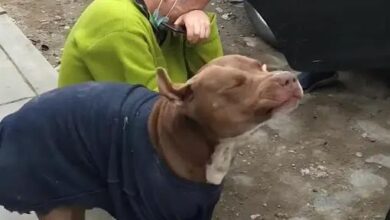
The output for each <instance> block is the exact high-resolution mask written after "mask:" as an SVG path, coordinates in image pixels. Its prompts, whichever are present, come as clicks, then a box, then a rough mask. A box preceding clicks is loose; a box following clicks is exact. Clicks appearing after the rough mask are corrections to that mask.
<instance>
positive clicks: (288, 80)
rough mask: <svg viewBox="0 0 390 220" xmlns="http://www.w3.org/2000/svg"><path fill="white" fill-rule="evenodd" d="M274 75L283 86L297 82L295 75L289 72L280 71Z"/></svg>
mask: <svg viewBox="0 0 390 220" xmlns="http://www.w3.org/2000/svg"><path fill="white" fill-rule="evenodd" d="M274 77H275V79H276V80H277V81H278V82H279V83H280V85H281V86H283V87H286V86H294V85H296V84H297V82H298V80H297V77H296V76H295V75H294V74H293V73H290V72H280V73H277V74H276V75H275V76H274Z"/></svg>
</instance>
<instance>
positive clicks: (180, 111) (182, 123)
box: [0, 55, 303, 220]
mask: <svg viewBox="0 0 390 220" xmlns="http://www.w3.org/2000/svg"><path fill="white" fill-rule="evenodd" d="M157 75H158V86H159V90H160V96H157V95H156V94H154V93H153V92H150V91H147V90H146V89H143V88H141V89H140V88H138V87H131V86H129V85H103V84H90V85H80V86H76V87H73V88H68V89H66V88H65V89H62V90H57V91H54V92H52V93H48V94H46V95H44V96H42V97H41V98H38V99H37V100H33V101H32V102H30V103H29V104H27V105H26V107H23V108H22V109H21V110H20V111H19V112H16V113H15V114H13V115H12V116H10V117H7V118H6V119H5V120H4V121H3V122H2V123H0V168H2V170H4V172H3V174H2V177H3V178H2V179H3V180H0V204H1V205H5V207H6V208H8V209H10V210H14V211H20V212H26V211H38V213H40V214H41V216H40V219H44V220H62V219H64V220H78V219H83V218H84V210H83V209H85V208H90V207H102V208H106V209H107V210H109V212H110V213H111V214H113V215H114V216H115V217H116V218H117V219H118V220H120V219H129V217H130V216H131V218H132V219H133V218H134V219H169V220H170V219H194V220H195V219H196V220H200V219H210V218H211V214H212V210H213V209H214V205H215V203H216V201H218V198H219V194H220V190H219V185H221V183H222V181H223V179H224V177H225V175H226V174H227V172H228V170H229V168H230V165H231V161H232V158H233V156H234V153H235V144H236V143H237V142H239V141H240V140H241V138H245V135H247V134H249V133H251V132H252V131H254V130H255V129H256V128H257V127H258V126H259V125H260V124H262V123H264V122H265V121H267V120H268V119H270V118H271V117H272V116H274V115H276V114H277V113H280V112H284V113H285V112H289V111H291V110H293V109H294V108H295V107H296V106H297V105H298V102H299V101H300V99H301V98H302V96H303V92H302V88H301V86H300V85H299V82H298V81H297V80H296V78H295V76H294V75H293V74H292V73H290V72H286V71H273V72H268V71H267V69H266V66H265V65H261V64H260V63H259V62H258V61H256V60H254V59H251V58H248V57H244V56H239V55H230V56H225V57H222V58H219V59H216V60H214V61H213V62H211V63H210V64H208V65H206V66H204V67H203V68H202V69H201V70H200V71H199V73H198V74H197V75H196V76H195V77H193V78H192V79H190V80H189V81H188V82H187V83H186V84H182V85H173V84H171V82H170V80H169V79H168V77H167V74H166V73H165V71H164V70H162V69H159V70H158V74H157ZM137 91H139V92H137ZM139 94H146V99H145V100H144V101H142V103H149V104H146V105H150V106H151V110H148V109H149V107H143V106H145V104H139V103H141V102H139V100H141V99H140V98H137V97H141V96H140V95H139ZM122 96H123V97H124V98H120V97H122ZM132 97H136V101H133V102H130V101H129V100H131V99H132ZM58 99H61V100H60V101H58ZM94 99H98V101H96V102H95V101H93V100H94ZM122 99H123V101H122ZM76 100H78V101H76ZM116 100H117V101H116ZM137 103H138V104H137ZM73 105H74V106H76V107H73ZM64 108H69V110H67V111H65V113H63V112H64V110H63V109H64ZM83 108H84V109H83ZM133 108H136V109H137V110H134V112H135V113H134V114H133V110H126V109H133ZM80 109H82V110H80ZM88 109H92V110H88ZM139 109H141V110H139ZM111 110H112V111H111ZM119 110H120V111H121V112H124V113H123V114H120V115H117V113H116V112H119ZM36 111H39V112H40V113H41V115H39V116H38V115H37V114H35V112H36ZM89 111H91V112H90V113H89ZM140 111H141V112H140ZM86 112H87V113H86ZM110 112H111V113H110ZM95 115H96V116H99V117H103V118H105V121H104V120H103V122H101V121H99V120H97V118H95ZM111 115H114V116H112V117H111ZM37 117H38V118H37ZM73 117H74V118H76V120H73ZM118 118H123V119H124V120H123V121H122V120H118ZM42 121H46V122H48V123H47V124H45V123H43V122H42ZM80 121H81V122H80ZM106 121H107V123H106ZM51 123H53V126H51V125H50V124H51ZM74 123H75V124H76V126H74V125H73V124H74ZM63 124H65V126H64V127H63V128H62V127H61V126H62V125H63ZM144 124H145V125H144ZM49 125H50V126H49ZM55 126H57V127H55ZM129 126H134V127H130V128H129ZM106 127H110V128H112V129H110V132H107V131H106V130H105V128H106ZM117 128H119V129H117ZM144 128H145V131H146V132H145V133H147V134H148V135H147V136H148V139H150V140H143V138H142V136H143V135H142V134H143V133H142V130H144ZM134 129H135V130H134ZM102 131H103V133H102ZM31 132H36V133H35V134H34V135H32V134H31ZM45 133H47V134H48V135H45ZM116 133H120V134H121V136H116ZM111 134H114V136H111ZM64 137H65V138H64ZM91 137H92V138H91ZM24 140H29V141H28V144H29V145H31V146H29V148H26V146H24V145H26V143H27V142H24ZM106 141H108V142H106ZM132 141H134V143H133V142H132ZM102 142H104V143H105V144H103V145H102V146H100V145H101V144H102ZM112 142H115V144H114V143H112ZM149 142H150V143H151V145H152V146H153V147H151V149H153V148H154V150H155V151H156V152H157V155H158V158H162V162H160V161H159V160H158V159H156V158H157V157H154V156H153V155H151V154H153V151H152V150H150V149H148V146H149V145H148V143H149ZM118 143H119V144H118ZM132 143H133V144H132ZM134 144H135V145H134ZM106 145H110V146H111V145H112V147H110V148H107V147H106ZM133 145H134V146H133ZM138 145H139V146H141V147H139V146H138ZM32 146H33V147H32ZM76 146H80V147H76ZM106 148H107V149H108V150H106ZM30 149H32V150H31V151H30V154H29V157H24V155H25V154H26V153H23V154H20V153H15V152H29V150H30ZM48 149H50V150H48ZM104 150H105V151H104ZM67 151H70V153H67ZM47 152H49V153H50V154H49V155H47V156H46V157H45V158H44V159H42V158H35V157H36V156H34V155H35V154H36V155H38V156H37V157H41V156H39V155H44V154H47ZM140 152H141V153H140ZM145 152H146V153H145ZM72 153H73V154H72ZM84 154H85V155H84ZM68 155H72V156H71V157H69V156H68ZM106 155H109V156H108V157H106ZM132 155H134V156H132ZM1 158H4V161H5V162H4V161H3V162H2V160H1ZM5 158H6V159H5ZM31 158H32V159H31ZM52 158H54V159H52ZM99 158H100V159H101V158H103V159H101V160H100V161H99ZM40 160H48V161H49V162H44V164H50V165H46V166H44V167H43V166H42V165H40V164H41V163H42V162H40ZM59 161H60V162H59ZM162 163H166V164H167V167H168V169H169V170H170V171H173V173H174V175H173V176H172V175H170V174H167V172H165V171H161V170H162V169H163V168H161V166H162V165H161V164H162ZM37 164H38V165H37ZM74 164H78V165H77V166H75V165H74ZM140 164H142V165H140ZM48 166H49V167H48ZM50 166H51V167H50ZM57 166H58V168H57ZM69 167H71V168H72V169H70V170H68V168H69ZM35 170H39V171H40V173H35V174H34V173H32V171H35ZM107 170H109V172H108V174H107V173H106V171H107ZM14 171H15V172H16V173H17V175H14V173H15V172H14ZM4 173H5V174H4ZM59 174H61V175H59ZM64 176H66V177H64ZM78 179H82V180H80V181H78ZM10 181H11V183H10ZM18 181H19V182H22V181H23V182H26V181H28V183H31V185H33V186H36V188H35V189H34V190H35V191H36V192H42V193H36V194H35V195H37V196H39V197H40V196H41V194H44V195H42V199H37V198H35V197H32V198H29V195H31V194H30V192H29V191H26V190H25V189H24V188H23V187H19V186H15V184H12V182H18ZM97 182H101V184H95V183H97ZM26 184H27V183H26ZM42 185H45V186H42ZM85 186H86V187H85ZM83 187H84V188H86V189H87V190H85V189H84V188H83ZM1 188H9V190H2V189H1ZM46 189H47V191H46ZM62 189H64V190H68V191H69V192H68V191H63V190H62ZM80 189H83V190H80ZM176 190H177V191H176ZM13 191H15V192H13ZM35 191H34V192H35ZM75 191H76V192H78V193H77V194H74V193H73V192H75ZM64 192H67V193H64ZM80 192H81V193H80ZM57 194H59V195H60V196H58V195H57ZM63 194H66V195H67V196H63ZM15 195H18V196H16V197H15ZM47 198H56V199H54V200H50V201H49V199H47ZM102 198H103V199H102ZM104 198H105V199H104ZM108 198H111V200H113V201H110V202H107V201H105V200H107V199H108ZM31 200H32V201H33V202H34V203H36V204H32V202H30V201H31ZM37 200H38V201H37ZM95 200H96V201H95ZM100 200H102V201H100ZM149 200H150V201H149ZM129 201H130V203H129ZM38 202H39V204H43V205H37V204H38ZM99 202H100V203H99ZM156 202H157V203H156ZM31 204H32V205H31ZM83 204H84V205H83ZM160 206H161V207H160ZM74 207H77V208H74ZM47 210H49V211H50V210H51V211H50V212H47ZM135 216H138V217H135Z"/></svg>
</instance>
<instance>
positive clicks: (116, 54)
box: [59, 0, 223, 90]
mask: <svg viewBox="0 0 390 220" xmlns="http://www.w3.org/2000/svg"><path fill="white" fill-rule="evenodd" d="M209 16H210V19H211V22H212V30H211V35H210V38H209V39H208V40H207V41H206V42H204V43H201V44H197V45H189V44H188V43H187V42H186V41H185V40H184V38H183V36H174V35H173V34H172V33H168V35H167V38H166V39H165V41H164V42H163V44H162V45H161V46H160V45H159V44H158V41H157V39H156V37H155V34H154V32H153V28H152V26H151V24H150V23H149V21H148V19H147V18H146V17H145V16H144V14H142V12H141V11H140V10H139V8H138V7H137V6H136V4H135V3H134V2H133V1H132V0H95V1H94V2H93V3H92V4H91V5H90V6H89V7H88V8H87V9H86V10H85V11H84V13H83V14H82V15H81V17H80V18H79V20H78V21H77V23H76V25H75V26H74V27H73V29H72V31H71V32H70V34H69V36H68V39H67V41H66V43H65V47H64V53H63V56H62V62H61V69H60V77H59V86H60V87H63V86H67V85H73V84H77V83H82V82H86V81H111V82H127V83H131V84H142V85H145V86H146V87H147V88H149V89H151V90H157V82H156V68H157V67H160V66H161V67H164V68H165V69H167V71H168V74H169V76H170V78H171V79H172V81H173V82H177V83H182V82H185V81H186V80H187V79H188V78H189V77H190V76H191V74H193V73H196V72H197V70H198V69H199V68H200V67H201V66H203V65H204V64H206V63H207V62H209V61H210V60H212V59H214V58H216V57H219V56H222V55H223V52H222V45H221V41H220V38H219V33H218V27H217V24H216V16H215V15H214V14H209Z"/></svg>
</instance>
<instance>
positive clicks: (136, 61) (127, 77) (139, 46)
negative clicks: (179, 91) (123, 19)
mask: <svg viewBox="0 0 390 220" xmlns="http://www.w3.org/2000/svg"><path fill="white" fill-rule="evenodd" d="M151 50H152V48H151V47H150V45H149V44H148V43H147V41H146V37H145V36H144V35H143V34H141V33H132V32H114V33H111V34H109V35H107V36H105V37H104V38H102V39H100V40H98V41H97V42H96V43H95V44H94V45H92V46H91V47H90V48H88V50H87V52H86V54H85V57H84V60H85V62H86V65H87V67H88V69H89V71H90V72H91V74H92V75H93V77H94V79H95V80H96V81H119V82H127V83H130V84H133V85H134V84H142V85H144V86H146V87H147V88H149V89H151V90H155V91H156V90H157V82H156V68H157V66H156V58H155V57H154V56H153V55H152V51H151Z"/></svg>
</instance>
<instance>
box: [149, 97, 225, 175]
mask: <svg viewBox="0 0 390 220" xmlns="http://www.w3.org/2000/svg"><path fill="white" fill-rule="evenodd" d="M149 133H150V137H151V140H152V143H153V145H154V146H155V148H156V150H157V152H158V153H159V155H160V156H161V157H162V158H163V159H164V160H165V162H166V163H167V165H168V166H169V168H170V169H171V170H172V171H173V172H174V173H175V174H176V175H178V176H179V177H182V178H185V179H188V180H191V181H195V182H207V179H206V169H207V165H208V164H209V163H210V160H211V156H212V154H213V152H214V150H215V147H216V146H217V144H218V140H215V139H213V138H212V137H209V135H208V134H207V132H206V131H205V129H203V128H202V127H201V126H200V125H199V124H198V123H196V122H195V121H194V120H191V119H190V118H188V117H187V116H186V115H184V114H183V113H182V112H180V110H179V108H178V107H177V106H176V105H175V104H173V103H172V102H169V101H168V100H167V99H165V98H160V99H159V100H158V101H157V102H156V104H155V106H154V109H153V111H152V112H151V115H150V117H149Z"/></svg>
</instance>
